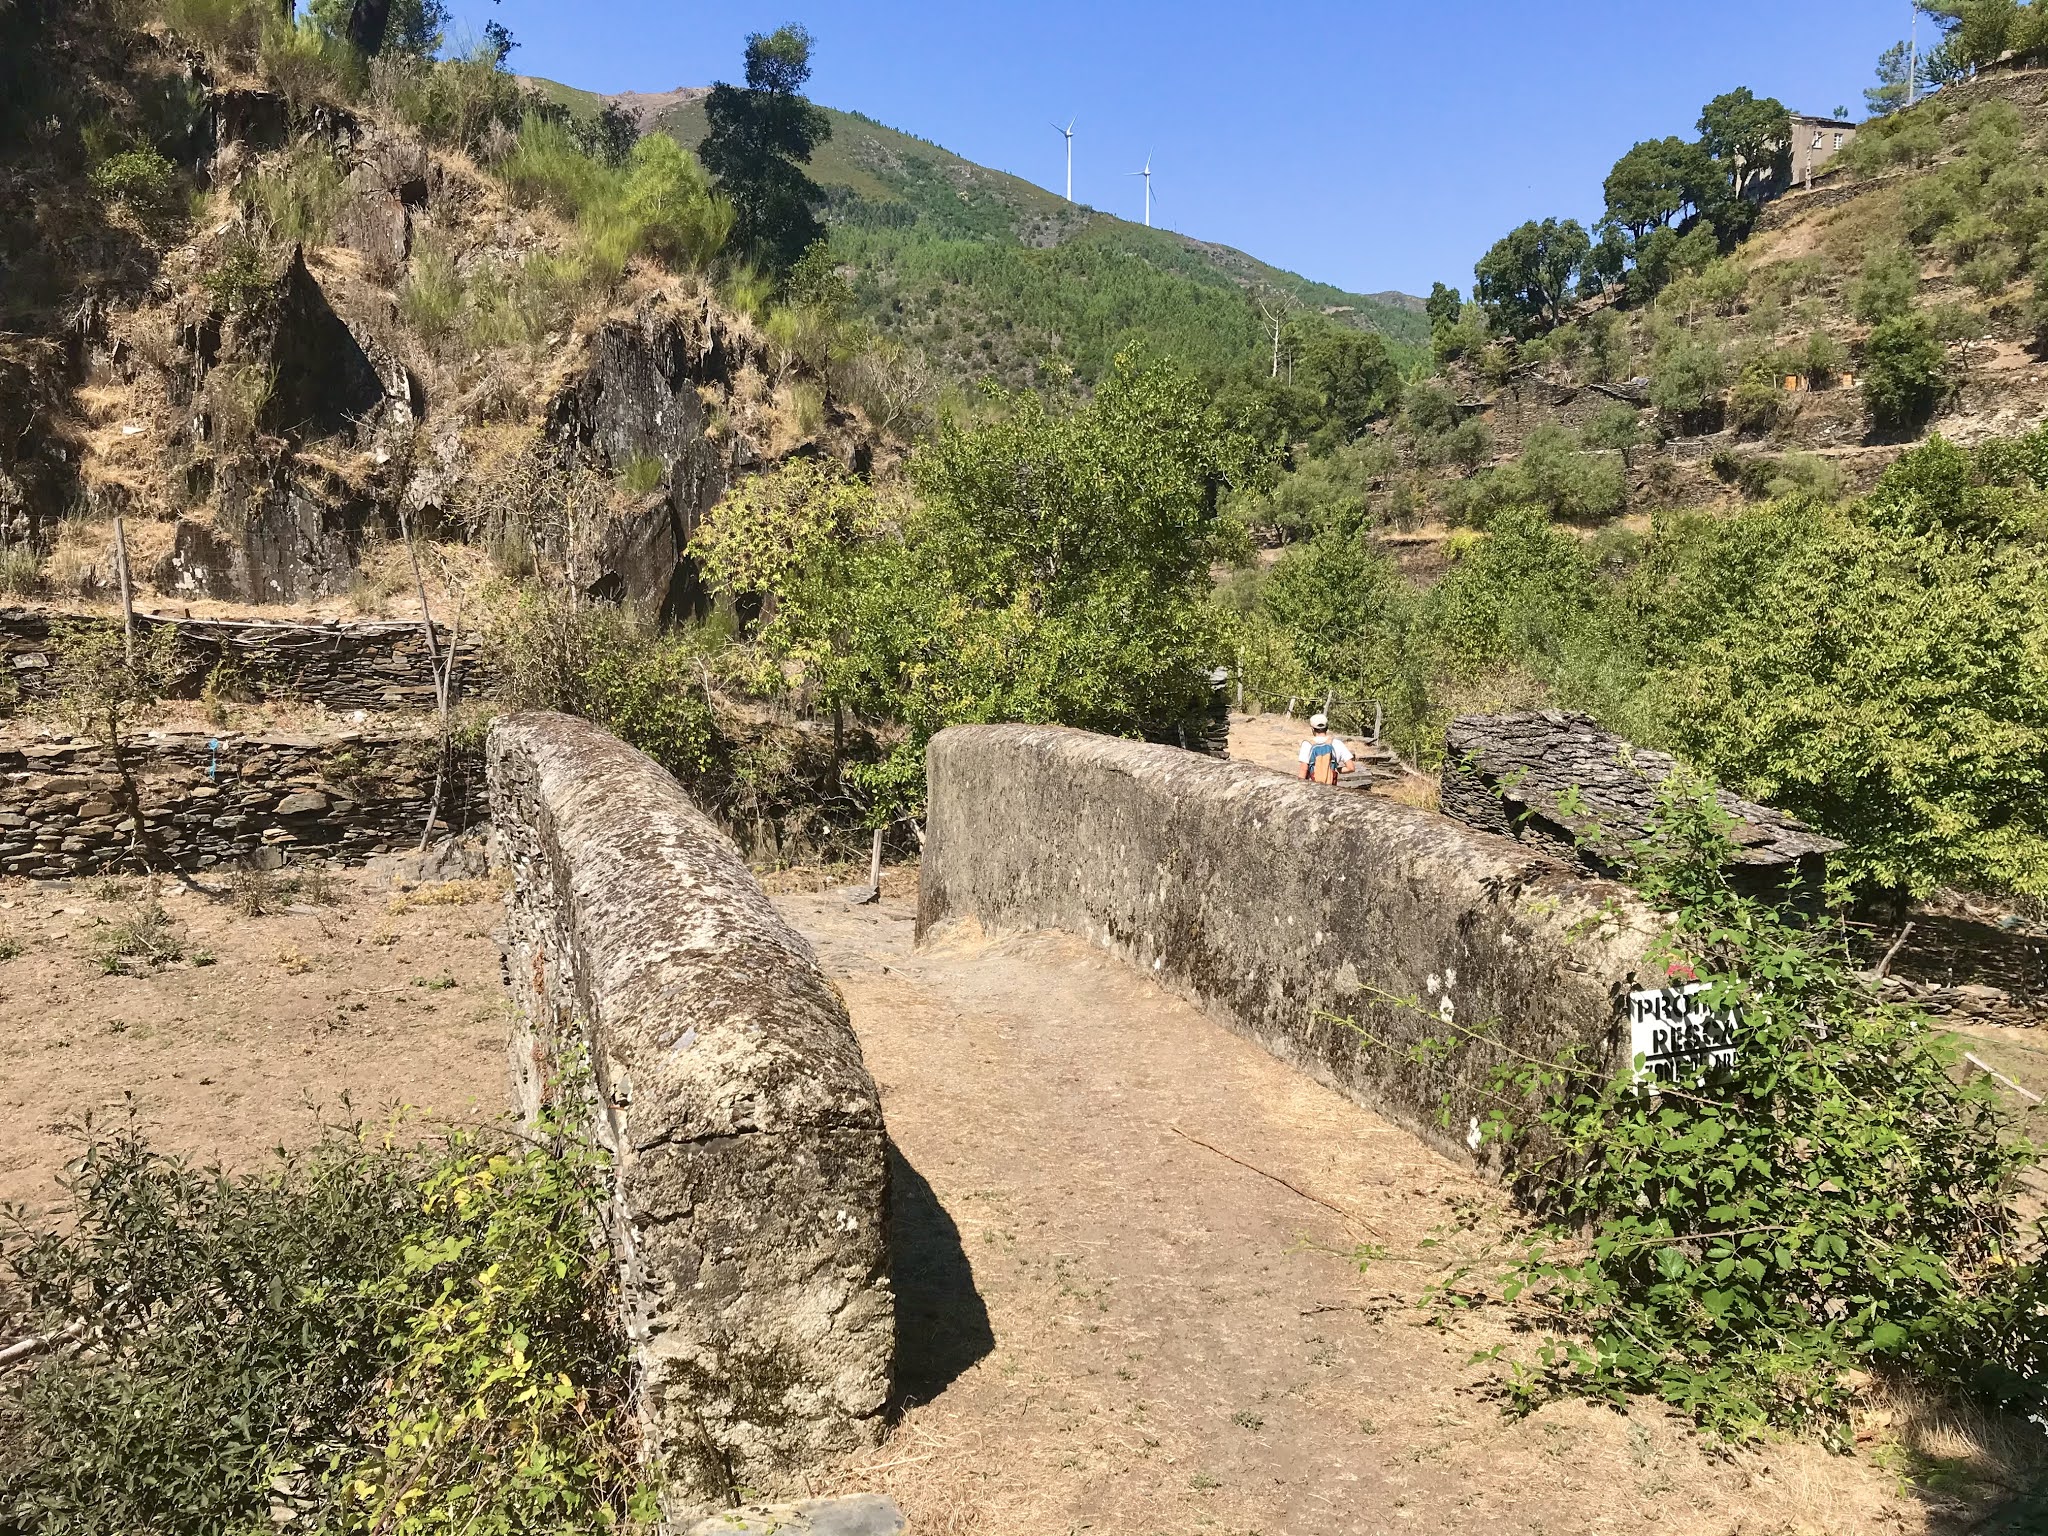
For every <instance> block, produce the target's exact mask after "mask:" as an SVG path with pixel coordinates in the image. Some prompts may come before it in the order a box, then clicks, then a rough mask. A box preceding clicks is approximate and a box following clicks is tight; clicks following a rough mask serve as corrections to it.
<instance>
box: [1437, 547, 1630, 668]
mask: <svg viewBox="0 0 2048 1536" xmlns="http://www.w3.org/2000/svg"><path fill="white" fill-rule="evenodd" d="M1593 598H1594V593H1593V590H1592V587H1591V583H1590V582H1589V580H1588V569H1587V565H1586V554H1585V551H1584V549H1583V547H1582V546H1581V544H1580V542H1579V540H1578V539H1577V538H1576V537H1575V536H1573V535H1572V534H1571V533H1570V532H1568V531H1566V530H1564V529H1561V528H1554V527H1552V526H1551V524H1550V522H1549V520H1548V519H1547V518H1546V517H1544V516H1543V514H1542V513H1541V512H1538V511H1536V510H1534V509H1526V508H1525V509H1511V510H1508V511H1504V512H1502V513H1500V514H1498V515H1497V516H1495V517H1494V519H1493V521H1492V523H1491V524H1490V525H1489V526H1488V528H1487V532H1486V536H1485V537H1484V538H1482V539H1479V540H1477V541H1475V542H1474V543H1473V544H1471V545H1470V546H1469V548H1468V549H1467V551H1466V552H1465V553H1464V554H1463V555H1462V556H1461V557H1460V558H1459V559H1458V560H1457V561H1456V563H1454V564H1453V565H1452V566H1451V569H1450V570H1449V572H1448V573H1446V575H1445V576H1444V578H1443V580H1441V581H1440V582H1438V583H1437V584H1436V586H1435V587H1433V588H1431V589H1430V591H1429V593H1428V594H1427V595H1426V596H1425V597H1424V599H1423V601H1422V604H1421V606H1420V608H1419V610H1418V613H1417V619H1416V627H1417V638H1418V640H1419V641H1420V643H1421V644H1422V645H1423V646H1425V647H1426V648H1427V649H1428V651H1429V652H1430V654H1431V657H1432V660H1433V661H1434V662H1435V663H1436V664H1437V665H1439V666H1441V667H1442V668H1443V669H1444V670H1445V671H1446V672H1447V673H1448V674H1449V675H1450V676H1451V677H1453V678H1458V679H1465V680H1470V679H1473V678H1476V677H1478V676H1479V675H1480V674H1481V673H1483V672H1485V671H1486V670H1487V669H1489V668H1492V667H1497V666H1499V665H1501V664H1502V663H1504V662H1507V661H1509V660H1510V659H1513V658H1516V657H1520V656H1528V655H1532V654H1544V653H1547V654H1553V655H1554V654H1555V653H1556V652H1557V651H1558V649H1559V648H1560V647H1561V645H1562V644H1563V643H1564V640H1565V638H1566V637H1567V636H1568V635H1570V634H1571V633H1573V632H1575V631H1576V630H1578V629H1579V628H1581V627H1582V626H1583V624H1584V622H1585V619H1586V616H1587V614H1588V613H1590V611H1591V609H1592V604H1593Z"/></svg>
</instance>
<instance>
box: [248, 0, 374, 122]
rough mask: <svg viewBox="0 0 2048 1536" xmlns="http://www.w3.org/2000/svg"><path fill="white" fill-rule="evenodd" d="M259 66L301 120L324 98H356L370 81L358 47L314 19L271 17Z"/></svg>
mask: <svg viewBox="0 0 2048 1536" xmlns="http://www.w3.org/2000/svg"><path fill="white" fill-rule="evenodd" d="M257 64H258V67H260V68H261V69H262V71H263V75H264V78H265V79H267V80H268V81H269V82H270V83H271V84H272V85H274V86H276V87H277V90H278V93H279V94H280V95H282V96H283V97H284V99H285V102H286V104H287V105H288V106H289V107H290V108H291V111H292V115H293V116H294V117H297V118H300V119H303V118H304V117H305V116H306V115H307V114H308V113H309V112H311V111H312V109H313V108H315V107H317V106H319V105H321V104H322V103H323V102H338V101H348V100H352V99H353V98H354V97H356V96H358V95H360V94H361V93H362V89H363V86H364V83H365V78H364V69H363V61H362V59H361V58H360V57H359V56H358V55H357V53H356V51H355V50H354V49H353V48H351V47H349V45H348V43H347V42H346V41H344V40H343V39H342V38H341V37H339V36H337V35H336V34H335V33H334V32H332V31H330V30H329V29H328V28H326V27H323V26H321V25H320V24H319V23H318V22H317V21H313V20H311V19H304V20H293V19H291V18H290V17H288V16H275V15H273V16H271V17H269V18H267V19H266V20H265V21H264V24H263V36H262V41H261V43H260V45H259V46H258V48H257Z"/></svg>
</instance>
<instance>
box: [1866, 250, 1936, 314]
mask: <svg viewBox="0 0 2048 1536" xmlns="http://www.w3.org/2000/svg"><path fill="white" fill-rule="evenodd" d="M1919 291H1920V259H1919V258H1918V257H1917V256H1915V255H1914V254H1913V253H1912V252H1911V251H1909V250H1907V249H1906V248H1905V247H1903V246H1896V245H1895V246H1886V247H1881V248H1880V249H1878V250H1875V251H1873V252H1871V253H1870V255H1868V256H1866V257H1865V258H1864V260H1863V270H1862V271H1861V272H1860V273H1859V274H1858V275H1857V278H1856V281H1855V282H1854V283H1853V284H1851V285H1850V288H1849V311H1850V313H1851V314H1853V315H1855V317H1856V318H1857V319H1858V320H1861V321H1862V322H1863V323H1864V324H1866V325H1879V324H1882V323H1883V322H1884V321H1886V320H1890V319H1892V318H1894V317H1895V316H1898V315H1904V314H1909V313H1911V312H1912V308H1913V300H1914V297H1915V295H1917V294H1918V293H1919Z"/></svg>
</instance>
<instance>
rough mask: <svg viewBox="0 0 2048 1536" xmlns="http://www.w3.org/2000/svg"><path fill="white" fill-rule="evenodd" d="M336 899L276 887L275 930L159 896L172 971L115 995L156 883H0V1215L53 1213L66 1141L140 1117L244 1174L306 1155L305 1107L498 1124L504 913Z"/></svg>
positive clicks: (336, 890) (137, 969)
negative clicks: (293, 1146)
mask: <svg viewBox="0 0 2048 1536" xmlns="http://www.w3.org/2000/svg"><path fill="white" fill-rule="evenodd" d="M331 880H332V889H331V890H316V891H314V892H313V893H312V894H313V895H315V896H316V897H318V898H321V904H317V905H315V904H309V903H308V901H307V899H306V894H307V893H305V892H303V891H301V892H291V891H289V890H288V889H287V888H285V886H284V884H283V882H282V881H279V882H274V883H273V886H272V888H271V891H270V898H271V900H272V901H273V902H275V903H276V904H277V905H278V906H279V907H280V909H281V910H278V911H277V912H275V913H274V914H273V915H266V916H249V915H246V914H245V913H243V912H241V911H238V910H237V908H236V905H235V902H234V900H233V896H232V893H231V892H230V891H229V889H228V888H227V885H226V882H225V879H224V877H222V878H214V877H207V878H205V879H204V883H203V885H202V886H192V885H187V884H184V883H181V882H179V881H177V880H174V879H170V878H159V879H157V880H156V881H154V882H153V885H154V890H155V893H156V895H155V899H156V901H157V904H158V906H159V907H160V908H161V911H162V913H163V915H164V917H165V918H166V919H167V924H168V928H167V933H168V943H166V944H164V945H163V946H162V947H163V948H164V949H166V950H169V949H175V950H177V951H179V952H180V958H177V959H166V960H164V961H163V962H162V963H156V964H152V963H149V962H148V961H147V960H146V959H145V958H142V957H129V958H127V959H124V960H122V961H120V967H121V968H120V969H119V970H118V971H116V972H114V973H112V974H110V973H109V972H108V971H107V970H106V968H105V966H104V964H103V963H102V961H101V959H100V956H101V955H102V954H103V953H104V952H105V951H106V950H107V949H108V948H109V946H110V944H111V943H112V941H113V940H114V939H115V937H116V936H117V935H119V934H121V933H122V932H124V931H126V930H127V928H128V927H129V925H131V924H132V922H133V920H134V919H135V917H136V916H137V914H138V912H139V911H140V910H141V909H142V906H143V904H144V903H145V902H146V900H147V897H146V895H145V882H143V881H141V880H134V879H131V880H126V881H118V882H102V881H94V880H78V881H68V882H54V881H53V882H30V881H25V880H8V881H0V955H10V954H11V958H6V959H0V1052H4V1054H0V1063H4V1065H0V1202H4V1201H13V1202H18V1203H22V1204H25V1205H27V1206H29V1207H31V1209H34V1210H41V1209H47V1208H48V1207H50V1206H51V1205H53V1204H54V1203H55V1202H56V1201H57V1200H58V1199H59V1197H60V1194H61V1192H60V1190H59V1187H58V1184H57V1178H58V1175H59V1173H60V1172H61V1170H62V1167H63V1165H64V1162H65V1160H66V1159H67V1158H68V1157H69V1156H71V1155H72V1153H73V1152H74V1151H75V1149H76V1145H77V1142H76V1138H75V1135H74V1134H73V1133H72V1132H71V1131H70V1130H69V1129H68V1127H70V1126H74V1125H76V1124H78V1123H79V1122H80V1121H81V1120H82V1119H83V1118H84V1117H85V1116H87V1115H92V1116H94V1117H97V1118H102V1119H104V1118H105V1117H108V1116H114V1115H120V1114H124V1113H126V1112H127V1110H128V1108H129V1107H130V1106H132V1107H133V1109H134V1111H135V1113H136V1114H137V1115H138V1116H139V1117H140V1123H141V1126H142V1127H143V1129H144V1130H145V1131H146V1132H147V1134H148V1135H149V1136H150V1138H151V1140H152V1141H153V1142H155V1143H156V1144H157V1145H158V1146H160V1147H161V1148H163V1149H164V1150H167V1151H177V1152H181V1153H185V1154H188V1155H190V1156H192V1157H194V1158H197V1159H199V1160H202V1161H206V1160H212V1159H216V1158H217V1159H220V1160H222V1161H223V1162H225V1163H226V1164H228V1165H230V1166H240V1167H247V1166H250V1165H251V1164H253V1163H255V1162H257V1161H259V1160H260V1159H261V1158H262V1157H263V1156H264V1154H265V1153H266V1152H267V1151H268V1150H269V1149H271V1148H273V1147H276V1146H279V1145H281V1144H287V1143H304V1142H307V1141H310V1140H312V1139H314V1138H315V1137H316V1136H317V1135H318V1131H319V1125H318V1118H317V1116H316V1114H315V1112H314V1110H313V1109H312V1108H309V1106H318V1107H319V1110H320V1111H321V1112H322V1113H324V1114H325V1115H326V1116H327V1117H329V1118H330V1119H336V1118H340V1117H341V1116H342V1115H343V1114H344V1113H345V1111H344V1108H343V1097H344V1095H346V1096H347V1097H348V1099H349V1100H350V1101H351V1102H352V1104H353V1106H354V1111H355V1113H356V1114H358V1115H361V1116H365V1117H369V1118H376V1117H381V1116H382V1115H384V1114H385V1113H386V1112H388V1111H389V1110H390V1109H392V1108H393V1107H395V1106H398V1105H401V1104H403V1105H408V1106H415V1107H417V1108H419V1109H420V1110H421V1111H422V1112H423V1117H431V1116H434V1115H439V1116H445V1117H447V1118H450V1119H460V1120H473V1119H477V1118H493V1117H496V1116H498V1115H499V1114H501V1113H502V1112H503V1111H504V1109H505V1105H506V1088H505V1082H506V1078H505V1040H506V1036H507V1024H508V1017H509V1015H508V1004H507V1001H506V996H505V992H504V988H503V986H502V985H501V983H500V980H499V975H498V954H497V949H496V947H495V945H494V944H493V943H492V941H491V938H490V933H491V930H492V928H493V927H494V926H495V925H496V924H497V922H498V918H499V911H500V909H499V906H498V900H497V898H498V892H497V891H496V890H494V889H491V888H489V887H487V886H485V885H483V884H481V883H472V884H453V885H447V886H441V887H432V886H429V887H423V888H422V889H421V890H419V891H417V892H413V893H411V894H409V895H400V894H397V893H394V892H392V891H390V890H387V889H382V888H380V887H379V885H378V883H377V882H376V881H375V880H373V879H372V878H371V877H370V876H368V875H367V874H365V873H364V872H363V871H360V870H354V871H337V872H335V873H334V874H333V875H332V877H331ZM394 909H396V910H394ZM422 1123H424V1118H423V1121H422Z"/></svg>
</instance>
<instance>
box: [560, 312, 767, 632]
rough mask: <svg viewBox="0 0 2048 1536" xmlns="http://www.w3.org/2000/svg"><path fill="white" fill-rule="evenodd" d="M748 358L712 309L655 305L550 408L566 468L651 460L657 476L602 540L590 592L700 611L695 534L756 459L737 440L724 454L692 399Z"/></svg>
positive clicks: (594, 348) (673, 611)
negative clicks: (691, 546) (692, 556)
mask: <svg viewBox="0 0 2048 1536" xmlns="http://www.w3.org/2000/svg"><path fill="white" fill-rule="evenodd" d="M750 356H751V352H750V349H749V347H748V345H747V343H746V342H745V341H744V340H743V339H742V338H741V337H740V336H739V335H738V334H737V333H736V332H734V331H733V330H731V329H730V328H729V327H728V326H727V325H726V323H725V322H724V320H723V319H722V318H721V317H720V316H719V315H718V313H717V312H716V311H715V310H714V309H713V308H712V307H711V305H710V304H709V302H708V301H706V302H700V303H697V304H694V305H689V306H684V305H678V304H675V303H672V302H669V301H668V300H666V299H665V298H660V297H657V298H656V299H654V300H652V301H650V302H649V303H647V304H645V305H643V306H641V308H640V309H639V310H637V311H636V312H635V313H634V314H633V315H632V316H630V317H628V318H622V319H616V320H611V321H608V322H607V323H606V324H605V325H604V326H603V327H601V328H600V329H599V331H598V332H597V334H596V336H595V337H593V338H592V340H591V343H590V356H589V363H588V366H587V367H585V368H584V369H583V371H582V372H581V373H579V374H578V375H577V377H576V378H575V379H574V381H573V382H571V383H570V384H569V385H568V386H567V387H565V388H564V389H562V390H561V391H560V392H559V393H558V394H557V395H556V396H555V397H554V399H553V400H552V401H551V402H549V405H548V411H547V427H546V435H547V440H548V442H549V443H550V444H551V445H552V446H553V449H554V452H555V453H556V454H557V456H558V457H559V458H560V460H561V461H562V462H563V463H565V464H568V463H572V462H575V461H577V460H579V459H581V460H584V461H587V462H594V463H596V464H597V465H599V466H600V467H602V468H603V469H605V470H607V471H610V472H613V473H617V472H619V471H623V470H625V469H627V468H628V467H629V466H632V465H635V464H638V463H642V462H645V461H649V460H652V461H654V462H656V463H658V464H660V466H661V470H662V475H661V491H660V494H659V495H658V496H650V497H649V498H648V500H647V501H646V502H645V503H644V504H643V505H641V506H640V507H639V508H637V509H635V510H634V511H631V512H629V513H626V514H625V515H623V516H620V517H618V518H616V519H615V520H614V521H613V523H612V525H611V526H610V527H609V528H607V529H605V530H603V531H602V532H601V533H600V534H599V535H598V538H597V544H596V548H595V550H594V563H593V569H594V570H595V572H596V575H595V579H594V581H593V582H592V587H593V590H594V592H595V594H596V595H598V596H602V597H607V598H614V599H616V598H626V599H630V600H632V601H635V602H643V603H654V604H658V605H660V606H661V608H662V609H663V611H664V613H665V614H667V615H668V616H671V617H674V616H679V615H681V614H686V613H689V612H691V611H693V609H694V608H695V607H696V606H697V604H698V598H699V593H698V588H697V584H696V573H695V570H694V568H693V567H692V565H691V563H690V561H689V560H688V558H687V557H686V555H685V549H686V546H687V545H688V543H689V540H690V535H691V533H692V532H694V531H695V529H696V526H697V520H698V518H699V517H700V516H702V514H703V513H704V512H705V511H706V510H707V509H708V508H710V507H711V505H712V504H713V503H714V502H716V501H717V500H718V498H719V497H720V496H722V495H724V494H725V491H726V487H727V486H728V485H729V484H730V483H731V482H732V480H733V478H734V476H735V475H736V474H737V473H738V472H739V471H740V470H741V469H742V468H744V467H746V466H747V465H748V464H750V463H752V462H754V461H756V460H757V458H758V455H756V454H754V452H753V451H752V449H751V447H750V446H748V445H746V444H745V443H744V440H736V442H735V444H734V445H733V446H732V447H731V448H730V449H727V448H721V447H720V446H719V445H717V444H715V443H713V442H712V441H711V438H710V436H709V435H708V428H709V426H710V414H709V412H708V410H707V409H706V407H705V404H704V400H703V397H702V395H700V394H699V392H698V391H699V389H700V388H701V387H710V386H723V385H726V384H728V383H729V382H730V381H731V380H732V378H733V376H734V375H735V374H736V373H737V372H738V370H739V367H740V365H741V364H742V363H743V362H745V361H747V360H749V358H750Z"/></svg>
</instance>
